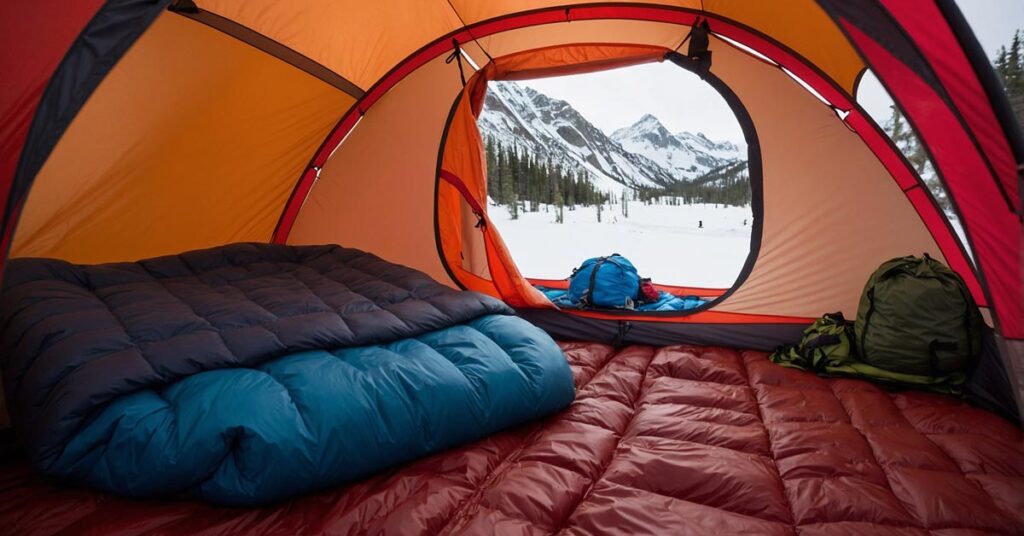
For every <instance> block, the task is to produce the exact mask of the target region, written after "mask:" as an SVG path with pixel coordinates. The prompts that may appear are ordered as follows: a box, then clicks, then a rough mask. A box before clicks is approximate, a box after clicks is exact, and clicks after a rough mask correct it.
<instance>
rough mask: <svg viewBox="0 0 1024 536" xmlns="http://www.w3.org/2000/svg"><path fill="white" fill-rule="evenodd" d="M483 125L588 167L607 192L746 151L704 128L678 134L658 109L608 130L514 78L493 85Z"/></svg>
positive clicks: (694, 171)
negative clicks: (711, 137) (712, 137)
mask: <svg viewBox="0 0 1024 536" xmlns="http://www.w3.org/2000/svg"><path fill="white" fill-rule="evenodd" d="M478 125H479V127H480V131H481V133H482V134H483V135H484V137H485V138H486V139H488V140H490V141H491V142H493V143H498V144H501V145H502V146H505V147H511V146H515V147H517V148H519V150H522V151H525V152H526V153H528V154H532V155H534V156H535V157H538V158H541V159H544V160H547V161H550V162H551V163H552V164H554V165H556V166H559V167H561V168H562V169H565V170H571V171H574V172H575V171H584V170H585V171H586V172H587V173H588V175H590V176H591V178H592V180H593V182H594V183H595V186H596V187H597V188H598V189H599V190H601V191H606V192H607V191H612V192H615V193H618V192H621V191H622V189H624V188H637V187H650V186H660V187H664V186H669V185H671V184H674V183H677V182H679V181H689V180H692V179H694V178H696V177H698V176H700V175H703V174H704V173H707V172H708V171H709V170H711V169H715V168H718V167H720V166H722V165H724V164H728V163H730V162H734V161H737V160H743V159H744V158H745V156H746V155H745V151H744V152H741V151H740V149H739V148H737V147H736V145H734V144H732V143H729V142H717V143H716V142H713V141H711V140H709V139H708V138H707V137H706V136H704V135H703V134H690V133H688V132H682V133H680V134H672V133H671V132H670V131H669V130H668V129H667V128H665V126H664V125H663V124H662V123H661V121H660V120H659V119H658V118H657V117H655V116H654V115H653V114H644V115H643V116H642V117H641V118H640V119H639V120H638V121H637V122H635V123H634V124H632V125H630V126H628V127H625V128H620V129H618V130H616V131H615V132H614V133H613V134H612V135H611V136H607V135H606V134H605V133H604V132H602V131H601V130H600V129H599V128H597V127H596V126H594V125H593V124H592V123H590V121H588V120H587V119H586V118H585V117H583V115H581V114H580V113H579V112H578V111H577V110H576V109H575V108H573V107H572V105H570V104H569V103H568V102H566V101H563V100H558V99H554V98H551V97H549V96H547V95H544V94H543V93H540V92H538V91H536V90H534V89H533V88H530V87H528V86H525V85H522V84H517V83H514V82H494V83H491V84H489V85H488V91H487V98H486V101H485V103H484V113H483V114H481V116H480V119H479V121H478Z"/></svg>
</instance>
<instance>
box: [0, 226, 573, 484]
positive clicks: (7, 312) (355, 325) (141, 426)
mask: <svg viewBox="0 0 1024 536" xmlns="http://www.w3.org/2000/svg"><path fill="white" fill-rule="evenodd" d="M509 313H511V311H510V310H509V309H508V308H507V307H506V306H505V305H504V304H503V303H501V302H500V301H497V300H494V299H491V298H489V297H486V296H483V295H480V294H476V293H471V292H460V291H457V290H453V289H450V288H448V287H445V286H443V285H441V284H439V283H437V282H435V281H433V280H432V279H430V278H429V277H428V276H426V275H425V274H422V273H420V272H417V271H415V270H411V269H409V268H405V267H402V266H398V265H395V264H391V263H388V262H386V261H383V260H381V259H380V258H377V257H375V256H373V255H370V254H368V253H364V252H361V251H358V250H354V249H345V248H341V247H338V246H304V247H291V246H276V245H266V244H235V245H230V246H224V247H220V248H215V249H209V250H202V251H193V252H189V253H184V254H181V255H175V256H169V257H161V258H156V259H150V260H145V261H140V262H137V263H122V264H106V265H96V266H78V265H72V264H69V263H66V262H63V261H56V260H46V259H20V260H14V261H12V262H11V263H10V265H9V266H8V268H7V273H6V279H5V287H4V292H3V294H2V296H0V355H2V356H3V377H4V387H5V392H6V395H7V399H8V407H9V410H10V412H11V418H12V421H13V423H14V425H15V428H16V431H17V433H18V436H19V439H20V440H21V442H22V443H23V445H24V446H25V447H26V449H27V451H28V453H29V455H30V458H31V461H32V463H33V464H34V465H35V466H36V468H38V469H39V470H41V471H42V472H44V473H48V474H52V475H58V476H61V477H66V478H69V479H71V480H72V481H75V482H78V483H82V484H86V485H90V486H94V487H98V488H101V489H104V490H108V491H114V492H118V493H124V494H129V495H140V496H149V495H161V494H167V493H172V492H180V491H187V492H190V493H193V494H195V495H197V496H199V497H201V498H203V499H206V500H209V501H212V502H218V503H225V504H252V503H260V502H267V501H272V500H277V499H281V498H284V497H288V496H291V495H295V494H297V493H301V492H305V491H310V490H314V489H319V488H324V487H327V486H330V485H334V484H338V483H341V482H346V481H350V480H354V479H357V478H360V477H363V476H366V475H368V474H371V473H373V472H376V471H379V470H381V469H384V468H386V467H389V466H392V465H395V464H397V463H401V462H403V461H407V460H410V459H413V458H415V457H418V456H421V455H423V454H426V453H429V452H434V451H437V450H440V449H443V448H446V447H450V446H453V445H457V444H461V443H465V442H467V441H471V440H474V439H476V438H479V437H482V436H483V435H486V434H488V433H491V432H494V431H497V430H500V429H503V428H506V427H509V426H511V425H514V424H517V423H521V422H524V421H526V420H529V419H532V418H536V417H539V416H542V415H546V414H549V413H552V412H554V411H557V410H558V409H561V408H563V407H565V406H566V405H568V404H569V403H570V402H571V400H572V398H573V383H572V375H571V372H570V370H569V367H568V365H567V364H566V361H565V359H564V357H563V356H562V354H561V352H560V351H559V348H558V347H557V346H556V345H555V343H554V342H553V341H552V340H551V339H550V338H549V337H548V336H547V335H546V334H544V333H543V332H542V331H540V330H539V329H537V328H535V327H533V326H532V325H530V324H528V323H527V322H525V321H523V320H521V319H519V318H517V317H515V316H510V315H509Z"/></svg>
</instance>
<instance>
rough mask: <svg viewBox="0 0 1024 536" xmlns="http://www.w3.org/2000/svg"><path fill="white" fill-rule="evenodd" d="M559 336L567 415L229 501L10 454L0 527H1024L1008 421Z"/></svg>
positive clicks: (722, 354) (111, 530) (751, 363)
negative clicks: (109, 491)
mask: <svg viewBox="0 0 1024 536" xmlns="http://www.w3.org/2000/svg"><path fill="white" fill-rule="evenodd" d="M562 346H563V348H564V350H565V352H566V355H567V356H568V359H569V361H570V362H571V364H572V368H573V372H574V373H575V376H576V385H577V389H578V394H577V397H576V402H574V403H573V405H572V407H570V408H569V409H568V410H566V411H565V412H563V413H561V414H559V415H556V416H555V417H553V418H551V419H549V420H547V421H545V422H542V423H537V424H533V425H529V426H525V427H521V428H518V429H515V430H512V431H509V432H505V433H502V434H499V435H495V436H492V437H490V438H488V439H485V440H483V441H480V442H478V443H475V444H472V445H469V446H466V447H463V448H459V449H455V450H452V451H449V452H445V453H442V454H439V455H436V456H433V457H431V458H427V459H424V460H421V461H419V462H416V463H413V464H411V465H408V466H405V467H402V468H400V469H398V470H395V471H392V472H390V473H387V474H384V475H380V476H377V477H375V478H371V479H369V480H366V481H364V482H361V483H359V484H356V485H352V486H348V487H345V488H340V489H334V490H330V491H326V492H322V493H319V494H316V495H311V496H307V497H302V498H299V499H295V500H292V501H289V502H287V503H284V504H281V505H279V506H276V507H272V508H265V509H227V508H213V507H208V506H205V505H202V504H199V503H195V502H190V501H185V500H178V501H175V500H169V501H133V500H127V499H121V498H113V497H110V496H105V495H102V494H98V493H94V492H89V491H83V490H75V489H68V488H66V487H61V486H59V485H54V484H52V483H48V482H45V481H44V480H43V479H41V478H39V477H37V476H35V475H34V474H33V473H32V472H31V470H30V469H28V468H27V467H25V466H24V465H23V464H20V463H19V464H7V465H5V466H3V467H0V527H2V528H0V531H3V532H4V533H6V534H54V533H59V534H81V533H88V534H105V535H106V534H134V533H146V532H158V533H169V534H229V533H230V534H239V533H242V534H288V535H291V534H310V533H322V532H329V533H332V534H356V533H371V534H382V533H386V534H403V535H405V534H431V533H474V534H551V533H555V532H563V533H566V534H599V533H604V534H623V533H632V534H683V533H713V534H718V535H724V534H737V533H741V532H742V533H751V534H792V533H794V532H796V533H800V534H807V535H811V534H908V535H910V534H982V533H986V532H989V533H1011V534H1012V533H1024V437H1022V434H1021V431H1020V430H1019V429H1017V428H1016V427H1015V426H1014V425H1012V424H1010V423H1009V422H1007V421H1004V420H1002V419H1000V418H998V417H996V416H993V415H990V414H988V413H985V412H983V411H981V410H978V409H974V408H972V407H970V406H967V405H965V404H962V403H959V402H958V401H956V400H953V399H949V398H944V397H940V396H936V395H929V394H921V393H901V394H890V393H886V392H884V391H882V390H879V389H878V388H876V387H874V386H872V385H870V384H868V383H865V382H861V381H854V380H823V379H820V378H817V377H816V376H814V375H811V374H808V373H805V372H800V371H795V370H791V369H785V368H781V367H778V366H775V365H773V364H771V363H769V362H768V361H767V360H766V358H765V354H763V353H760V352H738V351H735V350H726V349H718V348H699V347H687V346H675V347H667V348H651V347H631V348H627V349H625V350H622V351H620V352H618V353H615V352H613V351H612V349H611V348H609V347H607V346H602V345H597V344H575V343H574V344H563V345H562ZM962 529H967V530H962Z"/></svg>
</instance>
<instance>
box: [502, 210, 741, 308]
mask: <svg viewBox="0 0 1024 536" xmlns="http://www.w3.org/2000/svg"><path fill="white" fill-rule="evenodd" d="M621 208H622V207H621V205H619V204H615V205H610V206H609V205H605V208H604V210H603V212H602V214H601V223H598V222H597V209H596V208H595V207H577V208H576V209H575V210H569V208H568V207H567V208H566V209H565V212H564V214H565V223H563V224H558V223H555V215H556V209H555V208H554V207H546V206H543V205H542V206H541V207H540V210H539V211H538V212H524V211H521V212H520V214H519V219H518V220H513V219H512V218H511V216H510V214H509V212H508V208H507V207H504V206H498V205H494V204H491V206H490V207H489V209H488V214H489V215H490V218H491V220H492V221H494V223H495V225H496V226H497V228H498V230H499V232H500V233H501V236H502V238H504V239H505V244H506V245H508V248H509V250H510V251H511V253H512V256H513V258H515V260H516V264H517V265H518V266H519V269H520V270H521V271H522V273H523V275H525V276H527V277H536V278H543V279H562V278H565V277H568V276H569V274H570V273H572V269H573V268H574V267H576V266H578V265H579V264H580V263H581V262H583V261H584V260H585V259H588V258H590V257H597V256H601V255H610V254H612V253H619V254H622V255H624V256H626V257H627V258H629V259H630V260H631V261H632V262H633V264H635V265H636V267H637V270H639V272H640V275H642V276H644V277H650V278H652V279H654V281H655V282H657V283H665V284H670V285H692V286H700V287H720V288H727V287H730V286H732V284H733V283H734V282H735V281H736V276H737V275H739V272H740V269H741V268H742V267H743V263H744V262H745V261H746V259H747V254H748V252H749V251H750V230H751V223H752V221H753V220H752V217H751V212H750V207H725V206H719V208H715V205H713V204H712V205H679V206H671V205H644V204H642V203H640V202H639V201H630V202H629V217H628V218H625V217H623V216H622V212H621ZM744 220H746V225H744ZM700 221H703V222H704V228H703V229H701V228H699V227H698V222H700Z"/></svg>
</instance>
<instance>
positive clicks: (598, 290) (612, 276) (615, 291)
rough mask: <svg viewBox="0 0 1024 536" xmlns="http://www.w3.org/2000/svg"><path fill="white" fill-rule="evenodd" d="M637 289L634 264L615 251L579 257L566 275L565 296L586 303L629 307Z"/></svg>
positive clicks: (631, 306)
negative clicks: (601, 255)
mask: <svg viewBox="0 0 1024 536" xmlns="http://www.w3.org/2000/svg"><path fill="white" fill-rule="evenodd" d="M639 292H640V275H639V274H637V271H636V267H635V266H633V263H631V262H629V260H628V259H626V258H625V257H623V256H622V255H619V254H618V253H614V254H612V255H609V256H607V257H594V258H591V259H587V260H586V261H583V264H582V265H580V267H579V268H577V269H576V270H575V271H574V272H573V274H572V277H570V278H569V293H568V297H569V299H570V300H572V301H574V302H578V303H580V304H583V305H586V306H589V307H614V308H618V309H633V308H634V307H635V306H636V297H637V294H638V293H639Z"/></svg>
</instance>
